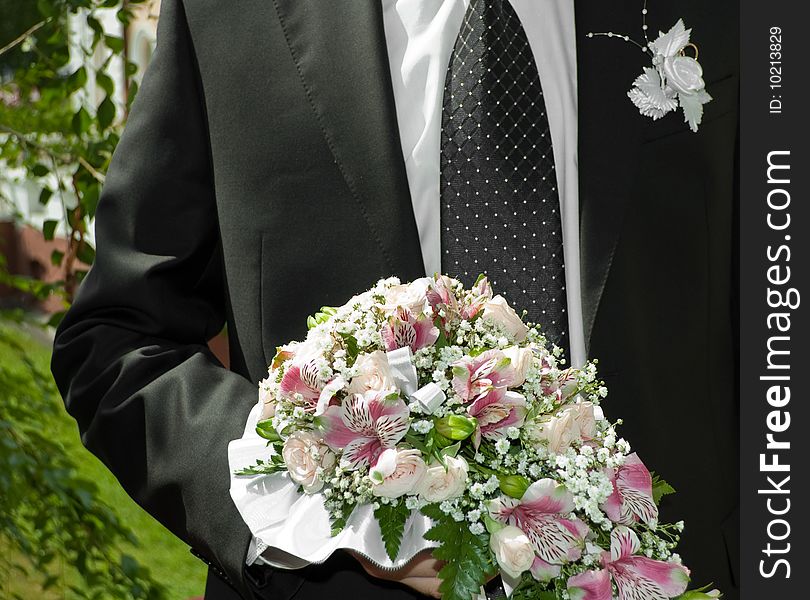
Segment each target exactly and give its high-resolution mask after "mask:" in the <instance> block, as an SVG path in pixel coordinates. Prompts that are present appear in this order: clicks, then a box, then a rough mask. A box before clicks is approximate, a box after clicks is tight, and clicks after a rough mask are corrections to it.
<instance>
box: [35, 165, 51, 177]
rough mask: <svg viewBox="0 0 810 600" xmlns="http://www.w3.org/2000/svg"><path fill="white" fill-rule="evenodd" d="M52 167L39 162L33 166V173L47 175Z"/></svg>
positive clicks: (41, 175)
mask: <svg viewBox="0 0 810 600" xmlns="http://www.w3.org/2000/svg"><path fill="white" fill-rule="evenodd" d="M50 172H51V171H50V169H48V167H46V166H45V165H43V164H42V163H37V164H35V165H34V166H33V167H31V175H33V176H34V177H45V175H47V174H48V173H50Z"/></svg>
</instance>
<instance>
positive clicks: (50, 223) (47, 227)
mask: <svg viewBox="0 0 810 600" xmlns="http://www.w3.org/2000/svg"><path fill="white" fill-rule="evenodd" d="M57 225H59V221H56V220H53V219H48V220H47V221H45V222H44V223H43V224H42V235H43V236H44V237H45V239H46V240H52V239H53V234H54V232H55V231H56V226H57Z"/></svg>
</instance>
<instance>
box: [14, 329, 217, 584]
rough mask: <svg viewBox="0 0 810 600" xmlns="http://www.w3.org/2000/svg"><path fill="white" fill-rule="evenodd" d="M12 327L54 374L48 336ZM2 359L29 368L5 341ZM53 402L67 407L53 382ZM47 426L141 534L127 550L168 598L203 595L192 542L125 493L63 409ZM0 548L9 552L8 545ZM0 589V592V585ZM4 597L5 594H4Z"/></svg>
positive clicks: (84, 473) (81, 471) (108, 501)
mask: <svg viewBox="0 0 810 600" xmlns="http://www.w3.org/2000/svg"><path fill="white" fill-rule="evenodd" d="M0 327H2V328H4V329H5V330H7V331H9V330H10V329H9V328H10V327H12V326H10V325H6V324H3V323H2V322H0ZM13 327H14V329H13V331H15V335H17V336H19V338H18V339H19V341H20V342H21V343H22V344H23V345H24V347H25V348H26V349H27V353H28V356H29V358H31V359H32V360H33V361H34V362H35V364H36V365H37V366H39V367H41V368H42V370H43V371H44V372H46V373H50V368H49V363H50V352H51V346H50V343H49V342H48V340H47V339H42V336H41V335H36V336H33V335H29V334H28V333H26V332H24V331H21V330H20V329H18V328H17V327H16V326H13ZM0 361H3V362H4V364H5V365H6V367H7V368H13V365H19V369H20V371H21V372H23V371H27V367H26V365H24V364H23V363H22V362H21V361H20V359H19V357H18V356H16V355H15V354H14V353H13V352H12V351H11V350H10V349H9V348H8V347H7V346H5V345H4V344H0ZM53 401H54V402H55V403H58V404H59V406H60V407H62V406H63V405H62V402H61V399H60V398H59V395H58V393H57V392H56V386H54V398H53ZM47 425H48V427H49V430H50V431H51V432H53V436H54V440H55V441H57V442H58V443H59V444H60V445H61V446H62V447H63V449H64V452H65V453H67V454H70V455H72V456H73V457H75V459H76V463H77V464H78V472H79V474H80V475H81V476H82V477H83V478H86V479H90V480H92V481H94V482H95V483H96V484H97V485H98V487H99V490H100V498H101V499H102V500H103V501H104V502H105V503H106V504H108V505H109V506H111V507H114V508H115V510H116V512H117V514H118V516H119V517H120V518H121V520H122V521H123V522H125V523H127V524H128V525H129V527H130V528H131V529H132V530H133V531H134V532H135V534H136V535H137V537H138V540H139V542H140V543H139V545H138V546H137V547H134V548H127V549H126V551H127V552H128V553H129V554H131V555H132V556H133V557H135V558H136V559H137V560H138V562H140V563H141V564H142V565H144V566H146V567H148V568H149V570H150V571H151V573H152V576H153V577H154V578H155V579H156V580H157V581H160V582H161V583H162V584H163V585H164V586H166V588H167V589H168V592H169V594H168V595H169V598H172V599H178V600H182V599H185V598H190V597H193V596H202V594H203V590H204V587H205V575H206V566H205V565H204V564H203V563H202V562H201V561H199V560H198V559H197V558H195V557H194V556H192V555H191V554H190V553H189V551H188V546H186V545H185V544H184V543H183V542H182V541H180V540H179V539H177V538H176V537H175V536H174V535H172V534H171V533H170V532H169V531H168V530H166V529H165V528H164V527H163V526H162V525H161V524H160V523H158V522H157V521H156V520H155V519H153V518H152V517H151V516H150V515H149V514H147V513H146V512H145V511H144V510H143V509H141V508H140V507H139V506H138V505H137V504H136V503H135V502H134V501H133V500H132V499H131V498H130V497H129V496H128V495H127V494H126V492H124V490H123V489H122V488H121V486H120V485H119V484H118V482H117V481H116V479H115V477H114V476H113V475H112V474H111V473H110V472H109V471H108V470H107V468H106V467H105V466H104V465H103V464H102V463H101V462H100V461H99V460H98V459H96V457H95V456H93V455H92V454H91V453H90V452H88V451H87V450H86V449H85V448H84V446H82V443H81V440H80V439H79V431H78V428H77V426H76V422H75V421H74V420H73V419H72V418H71V417H70V416H69V415H68V414H67V413H66V412H65V410H64V408H62V409H61V410H59V411H58V417H57V418H56V419H55V422H50V423H47ZM0 551H5V549H4V550H0ZM60 576H61V572H60ZM26 584H27V585H32V583H31V582H27V583H26V582H19V581H17V582H14V586H15V588H17V589H26V588H25V587H24V586H25V585H26ZM30 589H33V588H30ZM0 592H2V587H1V586H0ZM31 594H32V595H31V596H30V597H31V598H32V599H33V598H37V599H39V598H45V597H46V595H40V593H39V592H35V591H32V592H31ZM0 595H2V594H1V593H0ZM53 597H62V596H61V595H57V596H53Z"/></svg>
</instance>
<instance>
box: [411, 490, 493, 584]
mask: <svg viewBox="0 0 810 600" xmlns="http://www.w3.org/2000/svg"><path fill="white" fill-rule="evenodd" d="M422 513H423V514H424V515H426V516H428V517H430V518H431V519H433V522H434V526H433V527H432V528H431V529H430V530H429V531H428V532H427V533H425V539H426V540H431V541H435V542H439V544H440V545H439V547H438V548H435V549H434V550H433V556H434V557H435V558H437V559H439V560H443V561H445V565H444V567H442V570H441V571H439V578H440V579H441V580H442V583H441V585H440V586H439V591H440V592H441V593H442V599H443V600H469V599H470V598H472V597H474V596H475V595H476V594H478V592H479V591H480V589H481V586H482V585H483V584H484V583H486V581H487V580H488V579H489V578H490V577H491V576H493V575H495V573H496V571H497V569H496V566H495V562H494V561H493V557H492V553H491V552H490V550H489V536H488V535H487V534H486V533H482V534H479V535H476V534H474V533H472V532H471V531H470V528H469V527H468V523H467V522H466V521H462V522H460V523H458V522H456V521H454V520H453V518H452V517H449V516H447V515H445V514H444V513H443V512H442V511H441V509H440V508H439V506H438V504H429V505H428V506H425V507H424V508H422Z"/></svg>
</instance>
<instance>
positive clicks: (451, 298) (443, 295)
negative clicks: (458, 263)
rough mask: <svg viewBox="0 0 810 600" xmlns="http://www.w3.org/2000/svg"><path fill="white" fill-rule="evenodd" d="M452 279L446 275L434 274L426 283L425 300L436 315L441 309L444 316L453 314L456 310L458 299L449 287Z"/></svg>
mask: <svg viewBox="0 0 810 600" xmlns="http://www.w3.org/2000/svg"><path fill="white" fill-rule="evenodd" d="M452 282H453V280H452V279H450V278H449V277H448V276H447V275H436V276H434V277H433V280H432V281H431V282H430V285H428V289H427V301H428V304H430V306H431V307H433V311H434V312H435V314H436V315H438V314H439V311H441V310H442V309H443V310H444V311H445V313H447V315H446V316H450V315H455V314H456V313H457V312H458V299H457V298H456V295H455V294H454V293H453V290H452V289H451V286H452Z"/></svg>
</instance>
